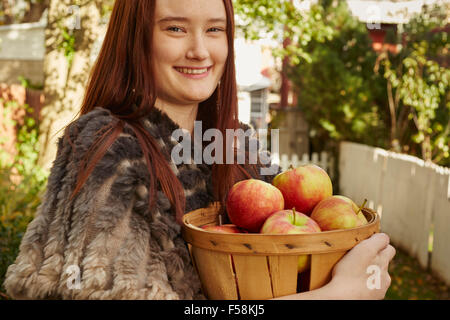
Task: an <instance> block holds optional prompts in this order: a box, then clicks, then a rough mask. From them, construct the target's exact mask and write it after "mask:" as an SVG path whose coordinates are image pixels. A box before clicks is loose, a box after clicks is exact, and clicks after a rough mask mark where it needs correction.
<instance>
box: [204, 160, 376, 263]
mask: <svg viewBox="0 0 450 320" xmlns="http://www.w3.org/2000/svg"><path fill="white" fill-rule="evenodd" d="M364 205H365V203H364V204H363V205H362V206H361V207H358V206H357V205H356V204H355V203H354V202H353V201H352V200H351V199H350V198H348V197H345V196H342V195H333V186H332V182H331V179H330V177H329V176H328V174H327V172H326V171H325V170H323V169H322V168H320V167H319V166H316V165H313V164H309V165H304V166H300V167H298V168H292V167H291V168H290V169H288V170H286V171H284V172H282V173H280V174H278V175H277V176H276V177H275V178H274V179H273V181H272V183H271V184H270V183H267V182H264V181H261V180H257V179H248V180H243V181H240V182H238V183H236V184H235V185H234V186H233V187H232V188H231V189H230V191H229V193H228V195H227V199H226V210H227V213H228V217H229V219H230V221H231V224H224V225H218V226H204V227H202V228H203V229H204V230H208V231H215V232H221V233H262V234H302V233H314V232H321V231H331V230H338V229H351V228H355V227H359V226H362V225H365V224H367V223H368V222H367V219H366V218H365V216H364V214H363V213H362V211H361V210H362V208H363V207H364ZM309 265H310V261H309V256H302V257H299V263H298V272H303V271H305V270H307V269H308V267H309Z"/></svg>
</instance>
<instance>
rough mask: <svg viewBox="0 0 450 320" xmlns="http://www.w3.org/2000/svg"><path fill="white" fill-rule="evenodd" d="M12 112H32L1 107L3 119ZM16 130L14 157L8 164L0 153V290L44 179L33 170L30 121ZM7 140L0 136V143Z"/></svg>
mask: <svg viewBox="0 0 450 320" xmlns="http://www.w3.org/2000/svg"><path fill="white" fill-rule="evenodd" d="M16 108H25V109H27V111H28V112H32V110H30V108H29V107H28V105H24V106H21V105H19V104H18V103H17V102H15V101H10V102H8V103H5V109H4V110H5V111H4V112H5V114H4V115H6V116H7V115H8V114H11V113H12V111H13V109H16ZM5 119H8V117H5ZM11 124H16V123H14V122H12V123H11ZM16 125H17V124H16ZM17 127H18V132H17V143H16V149H17V155H16V156H15V157H14V160H13V161H11V160H8V159H10V155H8V154H6V151H5V150H3V149H0V288H1V285H2V284H3V280H4V276H5V273H6V270H7V268H8V266H9V265H10V264H11V263H13V262H14V260H15V258H16V256H17V254H18V250H19V245H20V242H21V240H22V237H23V234H24V233H25V231H26V228H27V226H28V224H29V222H30V221H31V220H32V219H33V217H34V213H35V211H36V209H37V207H38V205H39V204H40V196H41V193H42V192H43V190H44V188H45V184H46V181H47V177H48V174H47V173H46V172H44V171H43V170H42V169H41V168H39V167H38V166H37V157H38V151H39V150H38V148H37V147H36V146H37V145H38V144H37V135H38V131H37V125H36V123H35V121H34V119H32V118H30V117H25V119H24V124H23V125H17ZM7 138H8V137H4V136H1V135H0V140H1V141H4V140H6V139H7ZM0 298H1V297H0Z"/></svg>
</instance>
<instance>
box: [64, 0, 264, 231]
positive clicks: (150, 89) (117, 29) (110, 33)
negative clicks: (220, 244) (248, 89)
mask: <svg viewBox="0 0 450 320" xmlns="http://www.w3.org/2000/svg"><path fill="white" fill-rule="evenodd" d="M223 2H224V4H225V10H226V14H227V39H228V49H229V55H228V58H227V62H226V66H225V70H224V74H223V76H222V79H221V81H220V85H219V86H218V88H217V89H216V91H215V92H214V93H213V94H212V96H211V97H210V98H209V99H207V100H206V101H204V102H202V103H200V105H199V112H198V119H199V120H201V121H203V127H204V130H206V129H208V128H216V129H218V130H220V131H221V132H222V134H223V137H225V136H226V129H238V128H239V121H238V108H237V85H236V73H235V63H234V28H235V24H234V10H233V6H232V1H231V0H224V1H223ZM154 12H155V0H142V1H129V0H116V1H115V5H114V8H113V10H112V14H111V18H110V22H109V26H108V29H107V32H106V36H105V39H104V42H103V46H102V48H101V50H100V53H99V56H98V58H97V61H96V64H95V66H94V67H93V70H92V72H91V75H90V78H89V82H88V86H87V89H86V93H85V97H84V100H83V103H82V107H81V110H80V114H81V115H84V114H87V113H88V112H90V111H92V110H93V109H94V108H95V107H97V106H100V107H103V108H105V109H108V110H110V111H111V113H112V114H113V115H114V116H115V118H117V121H116V122H114V123H111V124H109V125H107V126H106V127H104V128H101V129H100V130H99V132H101V136H100V137H99V139H98V140H97V141H96V142H95V143H94V144H93V145H92V147H91V148H90V150H89V151H88V152H87V154H86V156H85V157H84V161H83V163H82V165H81V167H80V170H79V173H78V179H77V183H76V185H75V189H74V191H73V193H72V198H73V197H74V196H76V194H77V193H78V192H79V191H80V190H81V188H82V187H83V185H84V183H85V182H86V180H87V179H88V177H89V175H90V174H91V173H92V171H93V169H94V168H95V165H96V164H97V162H98V161H99V160H100V159H101V158H102V157H103V156H104V155H105V153H106V151H107V150H108V148H109V147H110V146H111V145H112V144H113V143H114V141H115V140H116V139H117V137H118V136H119V135H120V133H121V132H122V130H123V128H124V125H125V123H127V124H128V125H130V126H131V128H132V129H133V131H134V133H135V134H136V136H137V138H138V141H139V144H140V147H141V148H142V151H143V154H144V156H145V159H146V163H147V166H148V170H149V174H150V177H151V178H152V180H151V181H150V186H149V206H150V208H151V207H152V206H153V205H154V204H155V201H156V188H157V181H159V182H160V185H161V189H162V191H163V192H164V194H165V195H166V196H167V198H168V199H169V201H170V202H171V204H172V206H173V208H174V209H175V212H176V219H177V221H178V222H179V223H181V219H182V216H183V215H184V210H185V201H186V199H185V196H184V190H183V186H182V184H181V182H180V181H179V180H178V178H177V177H176V175H175V174H174V173H173V171H172V170H171V168H170V166H169V164H168V163H167V160H166V159H165V157H164V156H163V154H162V153H161V151H160V148H159V145H158V144H157V142H156V141H155V139H154V138H153V137H152V136H151V135H150V134H149V133H148V131H146V130H145V128H144V127H143V126H142V125H141V124H140V122H139V119H140V118H141V117H143V116H145V115H146V114H148V113H149V112H150V111H151V109H152V108H154V104H155V100H156V90H155V83H154V81H153V79H154V77H153V72H154V71H153V68H152V64H151V57H149V53H151V52H152V38H153V19H154ZM133 105H136V106H137V107H138V108H137V109H136V110H135V111H134V112H132V110H133V107H132V106H133ZM225 150H226V146H224V152H223V157H224V161H223V163H226V161H225ZM253 169H255V171H254V172H255V173H256V167H253ZM250 177H251V175H250V174H249V173H248V172H247V171H246V170H245V169H244V168H243V167H242V166H241V165H239V164H229V165H227V164H213V165H212V180H213V190H214V196H215V198H216V200H217V201H220V202H221V203H222V208H224V205H225V198H226V195H227V192H228V190H229V189H230V188H231V187H232V186H233V185H234V184H235V183H236V182H237V181H239V180H242V179H245V178H250ZM155 178H156V179H155Z"/></svg>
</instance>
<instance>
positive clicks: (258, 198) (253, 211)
mask: <svg viewBox="0 0 450 320" xmlns="http://www.w3.org/2000/svg"><path fill="white" fill-rule="evenodd" d="M226 209H227V212H228V217H229V218H230V221H231V223H232V224H235V225H236V226H238V227H240V228H242V229H245V230H248V231H250V232H259V230H260V229H261V226H262V225H263V223H264V221H266V219H267V218H268V217H269V216H270V215H271V214H272V213H275V212H277V211H280V210H283V209H284V199H283V195H282V194H281V192H280V190H278V189H277V188H275V187H274V186H273V185H271V184H270V183H267V182H264V181H262V180H257V179H248V180H243V181H240V182H238V183H236V184H235V185H234V186H233V187H232V188H231V189H230V191H229V193H228V195H227V199H226Z"/></svg>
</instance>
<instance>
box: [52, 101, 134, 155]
mask: <svg viewBox="0 0 450 320" xmlns="http://www.w3.org/2000/svg"><path fill="white" fill-rule="evenodd" d="M119 121H120V120H119V119H118V118H117V117H116V116H114V115H113V114H112V113H111V111H110V110H108V109H106V108H103V107H96V108H94V109H93V110H92V111H90V112H88V113H86V114H84V115H81V116H80V117H79V118H78V119H76V120H75V121H73V122H72V123H70V124H69V125H68V126H67V128H66V134H65V136H63V137H61V138H60V141H59V143H60V144H67V143H71V144H72V146H75V148H77V153H78V154H84V153H85V152H86V151H87V150H88V149H89V148H90V147H92V146H93V145H94V144H95V143H97V142H99V139H100V138H102V137H104V138H107V137H108V136H109V135H110V134H112V132H113V130H114V128H115V127H116V125H117V124H118V122H119ZM108 130H109V132H108ZM67 137H69V138H70V141H68V139H67ZM103 141H104V140H103ZM138 145H139V143H138V139H137V137H136V135H135V134H134V131H133V129H132V128H131V126H130V125H129V124H127V123H126V122H125V123H124V125H123V129H122V131H121V132H120V133H119V135H118V136H117V138H116V139H115V140H114V142H113V144H112V145H111V148H116V149H117V148H119V149H120V150H117V151H120V152H119V154H121V155H125V154H128V155H130V153H132V154H134V155H135V156H136V157H138V156H139V157H140V156H141V152H140V150H139V148H138Z"/></svg>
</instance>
